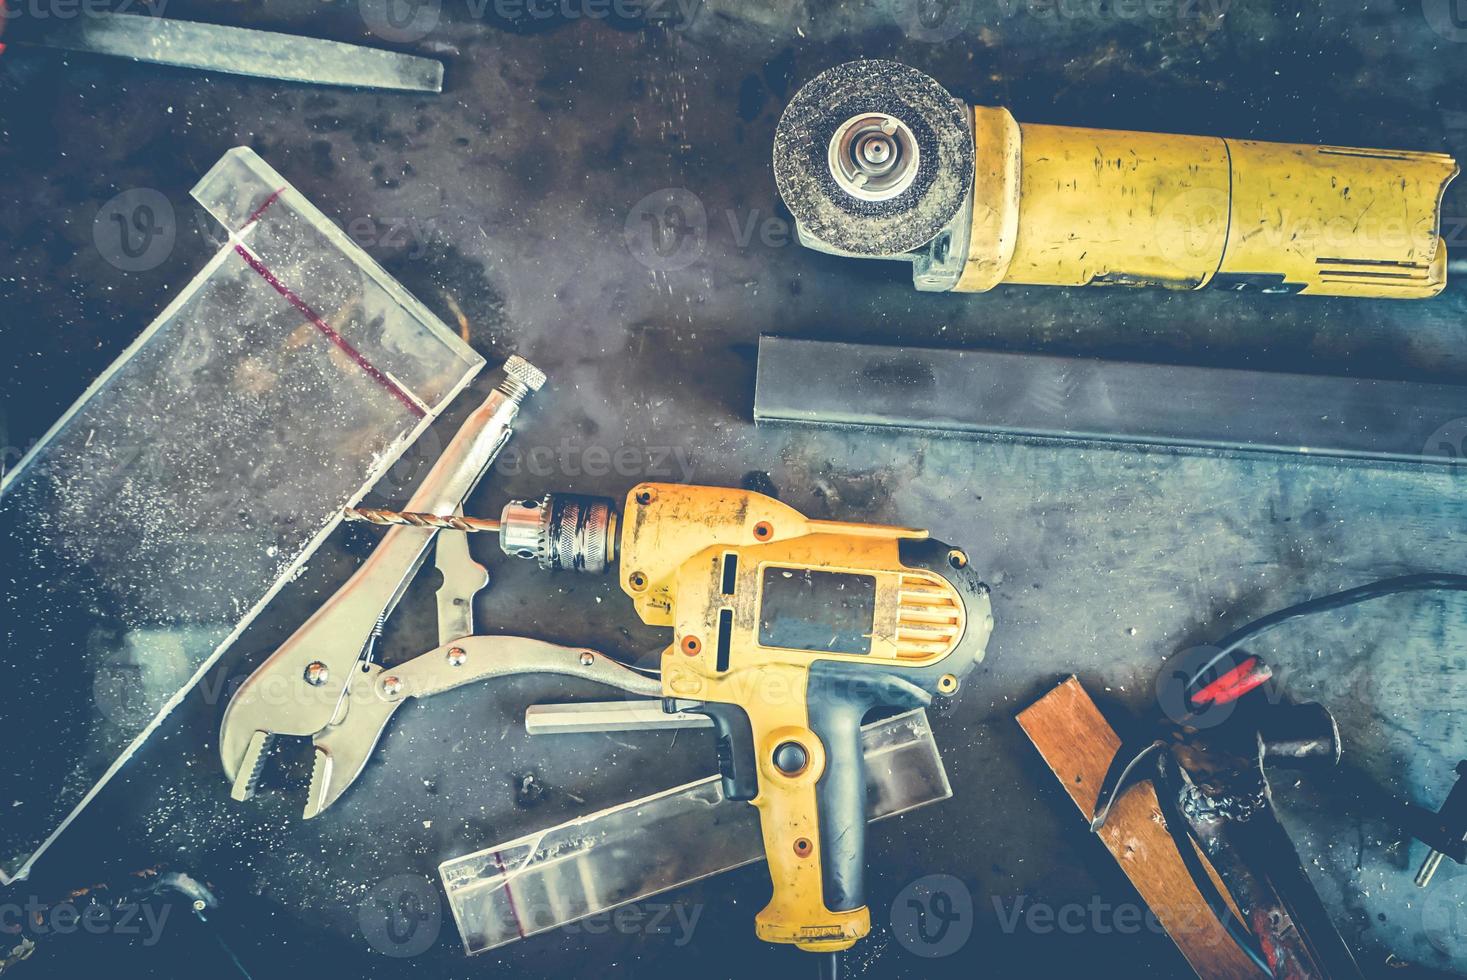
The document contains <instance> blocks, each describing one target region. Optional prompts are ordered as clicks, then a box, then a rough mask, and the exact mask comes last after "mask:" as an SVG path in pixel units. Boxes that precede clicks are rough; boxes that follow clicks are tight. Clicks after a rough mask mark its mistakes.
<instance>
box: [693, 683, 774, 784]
mask: <svg viewBox="0 0 1467 980" xmlns="http://www.w3.org/2000/svg"><path fill="white" fill-rule="evenodd" d="M683 710H684V711H687V712H690V713H692V714H698V715H707V716H708V718H709V719H710V720H712V722H713V731H714V736H715V738H716V746H717V749H718V773H719V775H720V776H722V777H723V796H724V798H725V799H729V800H743V801H745V802H748V801H750V800H752V799H754V797H756V796H758V795H759V761H758V759H757V757H756V755H755V752H754V726H753V725H752V724H751V723H750V722H749V715H748V712H746V711H744V709H743V708H742V707H740V706H739V705H736V704H723V703H722V702H718V701H703V702H699V703H698V704H697V705H696V706H684V707H683Z"/></svg>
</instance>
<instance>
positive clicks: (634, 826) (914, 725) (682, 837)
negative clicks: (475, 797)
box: [438, 708, 953, 956]
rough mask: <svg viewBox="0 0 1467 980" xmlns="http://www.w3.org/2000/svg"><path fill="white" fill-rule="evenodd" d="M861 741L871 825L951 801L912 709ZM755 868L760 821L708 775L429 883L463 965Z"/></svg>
mask: <svg viewBox="0 0 1467 980" xmlns="http://www.w3.org/2000/svg"><path fill="white" fill-rule="evenodd" d="M544 737H545V738H554V737H555V736H553V735H546V736H544ZM862 743H863V744H862V747H863V748H864V749H865V753H866V813H867V816H868V818H869V819H871V820H873V821H874V820H882V819H884V818H886V817H893V816H896V815H898V814H901V813H906V812H908V811H910V810H914V809H916V808H917V807H920V806H924V805H926V804H928V803H934V802H936V801H938V800H945V799H947V798H948V797H950V796H952V795H953V794H952V786H951V785H950V784H949V783H948V778H947V770H946V769H945V768H943V765H942V756H941V755H940V754H939V753H938V751H937V743H936V742H935V741H933V738H932V729H931V727H930V726H929V724H928V721H927V713H926V712H925V711H923V710H921V709H920V708H919V709H917V710H915V711H908V712H906V713H905V714H900V715H897V716H895V717H893V718H888V719H886V720H884V721H877V722H872V723H871V724H869V725H866V726H865V727H864V728H863V729H862ZM763 858H764V840H763V837H762V836H761V835H760V832H759V811H758V810H756V809H755V808H754V807H753V806H751V805H749V804H748V803H745V802H742V801H739V800H727V799H724V796H723V790H722V783H721V782H720V780H719V778H718V777H717V776H710V777H708V778H707V779H703V780H700V781H698V782H695V783H687V784H685V785H683V786H678V787H675V788H673V789H670V790H667V791H666V792H663V793H658V794H656V795H654V796H649V797H645V798H643V799H640V800H633V801H631V802H629V803H624V804H622V805H621V806H617V807H612V808H611V809H609V810H602V811H601V812H599V813H594V814H591V815H590V816H587V817H582V818H580V819H577V820H572V821H569V822H568V823H563V824H561V825H559V826H557V827H551V828H549V829H548V830H543V831H541V832H539V833H536V834H528V835H526V836H524V837H521V838H519V839H518V840H512V841H509V842H507V843H504V844H498V845H495V846H494V847H489V848H485V849H484V850H482V851H478V852H476V853H473V854H469V855H466V856H464V857H461V858H454V859H453V860H451V861H445V862H444V863H443V864H441V865H439V867H438V874H439V877H440V878H441V879H442V880H443V889H444V891H445V892H446V893H447V894H448V904H449V907H450V908H451V909H452V910H453V918H454V921H455V922H457V923H458V929H459V934H460V936H461V937H462V938H463V943H464V952H465V953H467V954H468V955H470V956H472V955H474V954H476V953H483V952H486V951H488V950H491V949H495V948H497V947H499V946H504V945H506V944H508V943H512V942H514V941H515V940H517V939H523V938H525V937H527V936H533V935H536V934H538V933H542V932H548V931H550V930H551V929H556V928H559V927H560V926H564V925H567V924H569V923H572V922H576V921H578V920H580V919H584V918H586V917H587V916H591V915H598V914H600V913H602V912H607V911H610V910H611V909H614V908H617V907H618V906H621V905H626V904H627V903H628V902H636V901H640V900H642V899H645V898H649V897H651V896H653V895H657V894H659V893H661V892H665V891H668V890H670V889H673V888H677V887H680V886H682V885H686V884H690V883H692V882H694V881H699V880H701V879H703V878H707V877H708V876H710V875H715V874H718V873H720V872H723V871H731V870H733V869H734V868H740V867H743V866H744V865H746V864H752V863H754V862H755V861H760V860H763Z"/></svg>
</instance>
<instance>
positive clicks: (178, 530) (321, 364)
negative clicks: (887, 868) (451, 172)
mask: <svg viewBox="0 0 1467 980" xmlns="http://www.w3.org/2000/svg"><path fill="white" fill-rule="evenodd" d="M192 194H193V197H194V198H195V200H197V201H198V202H199V204H201V205H202V206H203V207H204V208H205V209H206V210H207V211H208V212H209V213H210V214H211V215H213V216H214V218H216V219H217V220H218V221H219V222H220V223H221V224H222V225H223V226H224V228H225V229H226V230H227V231H228V232H229V234H228V241H227V242H226V244H225V245H224V247H223V248H221V249H220V251H219V252H218V253H217V254H216V255H215V256H214V257H213V258H212V259H211V260H210V261H209V263H208V265H207V266H206V267H205V268H204V269H203V271H202V272H200V273H199V274H198V275H197V276H196V277H195V278H194V280H193V281H192V282H190V283H189V284H188V286H187V288H185V289H184V290H183V291H182V292H181V293H180V294H179V295H178V297H177V298H176V299H175V300H174V301H173V302H172V303H171V304H169V306H168V308H167V309H166V310H164V311H163V313H162V314H161V315H159V317H158V318H157V319H156V320H154V321H153V323H152V324H151V325H150V326H149V327H148V328H147V330H145V331H144V332H143V334H142V336H140V337H139V338H138V340H137V341H136V342H134V343H133V345H132V346H131V347H129V348H128V350H127V351H126V352H125V353H123V355H122V356H121V357H119V358H118V360H117V361H116V362H115V363H113V364H112V365H111V367H109V368H108V370H107V371H106V372H105V373H104V374H103V376H102V377H101V378H99V379H98V380H97V381H96V382H95V383H94V384H93V385H92V386H91V387H90V388H89V389H88V390H87V391H86V393H85V394H84V395H83V396H82V397H81V399H80V400H79V401H78V402H77V403H76V404H75V405H73V406H72V407H71V409H70V410H69V411H68V412H67V413H66V415H65V416H63V417H62V419H61V420H60V421H59V422H58V423H57V424H56V425H55V426H54V427H53V428H52V429H51V431H50V432H48V433H47V434H46V436H45V437H44V438H43V439H42V440H41V441H40V443H39V444H38V445H37V446H36V447H35V448H34V449H32V450H31V452H30V453H28V454H27V455H26V457H25V458H24V459H22V460H21V462H20V463H19V465H17V467H16V468H15V470H14V471H12V472H10V473H8V474H6V475H5V478H4V481H3V483H0V542H3V544H0V549H3V550H0V557H3V560H4V566H5V569H6V575H5V576H4V578H3V581H0V637H3V645H0V670H3V672H4V676H5V678H6V685H5V694H4V695H3V697H0V744H4V745H6V746H7V751H6V752H5V753H4V761H3V762H0V785H3V786H4V795H3V798H0V814H3V816H0V883H4V884H8V883H9V882H10V881H12V880H14V879H16V878H21V877H24V876H25V874H26V872H27V871H28V870H29V868H30V865H31V863H32V862H33V861H34V860H35V859H36V857H38V856H39V855H40V853H41V851H43V850H44V849H45V848H46V847H47V846H48V845H49V844H50V843H51V841H52V840H53V839H54V838H55V837H56V835H57V834H59V833H60V831H61V830H62V829H63V828H64V827H65V826H66V824H67V823H69V822H70V820H71V818H72V817H73V816H75V814H76V813H77V812H79V811H80V809H81V807H82V806H84V805H85V804H86V802H87V801H88V800H89V799H90V797H91V796H92V795H93V794H94V793H95V792H96V791H97V789H99V788H100V787H101V785H102V784H103V783H105V781H106V780H107V779H108V778H109V777H110V776H111V775H112V774H113V773H114V772H115V771H116V770H117V768H118V767H120V766H121V765H122V763H123V762H125V761H126V759H127V758H128V757H129V756H130V755H131V754H132V752H133V751H134V750H135V749H136V748H137V746H138V745H140V744H141V743H142V740H143V739H144V738H145V737H146V736H147V735H148V733H149V732H150V731H151V730H152V729H153V728H155V727H157V725H158V723H159V722H160V721H161V720H162V718H163V717H164V715H166V714H167V712H168V711H169V710H170V709H171V708H172V707H173V706H174V705H175V704H177V703H178V702H179V701H180V700H181V699H182V697H183V695H184V694H185V693H186V692H187V691H188V690H189V689H190V688H191V687H192V686H193V684H194V683H195V682H197V681H198V679H199V678H200V677H201V676H202V675H203V673H204V672H205V671H206V670H207V668H208V667H209V665H210V664H212V663H213V662H214V660H216V659H217V657H218V656H219V654H220V653H222V652H223V650H224V649H225V647H226V646H227V645H228V644H229V643H230V641H231V640H232V639H233V638H234V637H235V636H236V635H238V634H239V632H240V631H241V630H243V629H244V627H245V626H246V625H247V624H248V623H249V622H250V621H251V620H252V619H253V618H254V616H255V615H256V613H258V612H259V611H260V609H261V608H263V606H264V605H265V603H266V602H267V601H268V600H269V598H270V597H271V596H272V595H274V593H275V592H276V591H277V590H278V589H279V588H280V586H281V585H282V584H284V582H286V581H288V580H289V578H290V577H291V576H292V575H294V574H295V573H296V572H297V571H298V570H299V569H300V567H301V565H302V564H303V563H304V562H305V561H306V559H307V558H308V557H309V556H310V555H311V553H312V552H313V551H314V550H315V548H316V546H317V545H318V544H319V543H320V542H321V541H322V540H323V539H324V537H325V536H326V534H327V533H328V532H329V531H330V530H331V529H332V528H333V527H334V526H335V525H336V523H337V522H338V521H339V519H340V512H341V508H342V507H343V506H345V505H347V504H350V503H354V502H355V501H356V500H358V499H359V498H360V497H361V496H362V494H363V493H365V492H366V490H367V489H368V488H369V487H370V486H371V485H372V484H373V482H375V480H376V479H377V477H378V476H380V475H381V474H382V473H383V472H384V471H385V470H386V468H387V467H389V466H391V465H392V464H393V463H394V462H395V461H396V460H397V458H398V457H399V456H400V455H401V453H402V452H403V450H404V449H405V448H407V446H408V445H409V444H410V443H411V442H412V441H413V440H414V439H415V438H416V437H417V436H418V434H419V433H420V432H421V431H422V430H423V429H424V428H426V427H427V425H428V423H429V422H430V421H431V420H432V419H433V417H434V416H436V414H437V413H438V412H439V411H440V410H441V409H442V408H443V407H444V406H445V405H446V404H447V403H448V402H449V401H450V400H451V399H452V398H453V397H454V395H456V394H457V393H458V392H459V391H460V390H461V389H462V388H463V387H464V385H466V384H467V383H468V381H469V380H470V379H471V378H472V377H473V376H474V374H475V373H476V372H477V371H478V370H479V369H480V368H481V367H482V366H483V363H484V362H483V359H482V358H481V357H480V356H479V355H478V354H476V353H474V352H473V350H472V349H470V348H469V347H468V346H467V345H466V344H464V343H463V342H462V341H461V340H460V339H459V338H458V337H457V336H456V335H455V334H454V333H453V332H452V331H451V330H449V329H448V327H446V326H445V325H444V324H443V323H442V321H440V320H439V319H437V318H436V317H435V316H434V315H433V314H432V313H431V312H429V311H428V310H427V308H426V307H424V306H423V305H422V304H421V303H419V302H418V301H417V300H416V299H414V298H413V297H412V296H411V295H410V294H409V293H407V291H406V290H404V289H403V288H402V286H401V285H400V284H399V283H398V282H397V281H396V280H394V279H393V278H392V277H391V276H389V275H388V274H387V273H386V272H384V271H383V270H382V269H381V268H380V267H379V266H378V265H377V264H376V263H375V262H373V261H372V260H371V259H370V258H369V257H368V256H367V255H366V254H365V253H364V252H362V251H361V249H359V248H357V247H356V246H355V245H354V244H352V242H351V241H350V240H349V239H348V238H347V237H346V236H345V235H344V234H342V233H341V231H340V230H339V229H337V228H336V227H335V226H334V225H333V224H331V223H330V222H329V221H328V220H326V218H325V217H324V216H323V215H322V214H321V213H320V212H319V211H317V210H316V209H315V208H314V207H313V206H312V205H311V204H310V203H309V202H308V201H307V200H305V198H304V197H302V196H301V194H300V193H299V192H298V191H296V190H295V189H294V188H293V187H291V186H290V185H289V184H287V183H286V182H285V180H284V179H283V178H282V177H281V176H280V175H279V174H277V173H276V172H275V171H274V170H272V169H271V168H270V167H269V166H268V165H267V164H266V163H265V162H264V161H263V160H261V159H260V158H259V157H258V156H257V155H256V154H255V153H254V152H253V151H252V150H250V149H248V148H246V147H239V148H236V149H233V150H231V151H229V152H228V153H226V154H225V155H224V157H223V158H221V159H220V161H219V162H218V163H217V164H216V165H215V166H214V167H213V169H211V170H210V171H209V173H208V174H207V175H205V176H204V178H203V179H202V180H200V181H199V183H198V185H197V186H195V187H194V189H193V191H192ZM37 733H42V735H41V736H40V737H38V734H37Z"/></svg>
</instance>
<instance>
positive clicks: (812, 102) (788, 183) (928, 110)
mask: <svg viewBox="0 0 1467 980" xmlns="http://www.w3.org/2000/svg"><path fill="white" fill-rule="evenodd" d="M868 113H870V114H876V113H882V114H886V115H889V116H892V117H895V118H896V119H897V120H900V121H901V123H903V124H904V125H905V127H906V128H907V129H908V130H910V134H911V136H912V138H913V139H914V140H915V143H916V149H917V153H916V159H917V160H918V163H917V165H916V173H915V176H914V177H913V178H912V179H911V183H910V185H908V186H907V187H906V188H905V189H904V190H902V191H901V192H900V193H899V194H897V195H896V196H894V197H890V198H888V199H885V200H862V199H861V198H859V197H857V196H854V195H853V194H852V193H849V192H848V191H847V190H846V189H845V188H843V187H841V185H840V184H838V183H837V182H836V178H835V175H834V174H833V173H832V165H831V162H830V156H829V155H830V153H831V140H832V138H833V137H835V136H836V134H837V132H838V131H840V130H841V128H842V126H843V125H844V124H845V123H846V122H847V121H848V120H851V119H853V118H855V117H858V116H861V115H863V114H868ZM970 113H971V110H970V109H969V108H968V107H967V106H966V105H964V104H963V103H962V102H960V101H958V100H957V99H954V98H953V97H952V96H951V95H950V94H948V92H947V90H946V89H944V88H943V87H942V86H941V85H939V84H937V82H936V81H935V80H933V79H932V78H930V77H928V76H927V75H924V74H923V73H922V72H920V71H917V69H915V68H909V67H908V66H906V65H903V64H899V63H897V62H895V61H876V60H871V61H849V62H846V63H845V64H843V65H837V66H836V67H834V68H831V69H828V70H827V71H824V72H821V73H820V74H819V75H817V76H815V77H814V78H813V79H811V80H810V81H809V82H807V83H806V84H805V85H804V87H803V88H801V89H800V90H799V91H798V92H796V93H795V97H794V98H793V99H792V100H791V101H790V104H789V105H788V106H786V107H785V110H784V114H783V115H781V116H780V118H779V127H778V128H777V129H776V130H775V133H774V179H775V182H776V183H777V184H778V185H779V193H780V196H781V197H783V198H784V202H785V204H786V205H787V206H788V207H789V209H790V212H791V213H792V214H793V215H794V216H795V220H796V221H798V222H799V223H800V225H801V226H802V227H803V228H804V230H805V231H806V232H808V233H809V234H811V235H813V236H814V237H815V238H817V239H819V240H820V241H821V242H824V243H825V244H826V245H828V246H830V247H831V248H833V249H836V250H839V251H842V252H850V253H854V254H856V255H867V256H891V255H900V254H902V253H904V252H910V251H911V250H913V249H915V248H918V247H920V246H922V245H925V244H926V243H927V242H929V241H931V240H932V239H933V238H934V237H935V236H936V235H937V233H938V232H939V231H941V230H942V228H943V226H944V225H946V224H947V223H948V222H949V221H951V220H952V218H953V216H954V215H956V214H957V213H958V211H959V210H960V209H961V208H962V206H963V203H964V201H965V200H966V199H967V196H968V193H969V192H970V191H971V190H972V187H973V158H974V156H975V150H974V147H973V133H972V127H971V125H970V120H969V118H968V117H969V115H970Z"/></svg>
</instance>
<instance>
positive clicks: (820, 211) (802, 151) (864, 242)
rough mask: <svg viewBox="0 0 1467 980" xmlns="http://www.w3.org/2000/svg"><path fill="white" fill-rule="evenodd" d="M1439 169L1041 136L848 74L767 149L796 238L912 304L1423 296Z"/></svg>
mask: <svg viewBox="0 0 1467 980" xmlns="http://www.w3.org/2000/svg"><path fill="white" fill-rule="evenodd" d="M1457 172H1458V168H1457V162H1456V160H1454V159H1453V158H1452V157H1451V156H1449V155H1447V154H1445V153H1421V152H1412V151H1408V150H1365V149H1356V148H1352V147H1342V146H1309V145H1305V144H1294V143H1262V142H1257V141H1254V140H1233V139H1220V138H1218V137H1210V136H1178V135H1169V134H1164V133H1139V132H1131V131H1124V130H1106V129H1082V128H1076V127H1069V126H1040V125H1032V124H1029V123H1022V124H1021V123H1019V122H1017V121H1016V120H1015V119H1014V117H1013V115H1012V114H1011V113H1010V112H1009V111H1008V110H1007V109H1003V108H995V107H989V106H969V105H967V104H966V103H964V102H963V101H961V100H960V99H956V98H954V97H953V96H952V95H951V94H950V93H949V92H948V91H947V90H946V89H944V88H943V87H942V86H941V85H939V84H938V83H937V82H936V81H934V80H933V79H932V78H930V77H928V76H927V75H924V74H923V73H922V72H920V71H917V70H916V69H914V68H910V67H908V66H906V65H902V64H898V63H896V62H893V61H877V60H869V61H852V62H848V63H846V64H843V65H838V66H836V67H834V68H831V69H829V70H827V71H825V72H823V73H821V74H820V75H818V76H816V77H815V78H814V79H812V80H811V81H810V82H808V83H807V84H806V85H805V86H804V87H803V88H801V89H800V91H799V92H798V93H796V95H795V97H794V99H793V100H792V101H791V102H790V104H789V105H788V106H787V107H786V108H785V111H784V114H783V115H782V116H781V118H780V121H779V127H778V129H777V131H776V133H775V137H774V175H775V179H776V181H777V182H778V184H779V192H780V194H781V196H783V198H784V200H785V203H786V204H787V205H788V206H789V209H790V211H791V213H792V214H793V215H794V218H795V223H796V228H797V231H798V234H799V238H800V241H801V242H802V243H803V244H804V245H806V246H808V247H810V248H814V249H819V250H821V251H824V252H831V253H835V254H838V255H847V256H853V257H861V258H876V259H901V260H904V261H909V262H911V263H912V265H913V273H912V275H913V281H914V282H915V284H916V287H917V288H918V289H922V290H931V291H949V290H952V291H956V292H984V291H986V290H989V289H992V288H993V287H994V286H997V285H998V284H999V283H1022V284H1029V285H1048V286H1102V285H1109V286H1161V287H1164V288H1167V289H1200V288H1202V287H1203V286H1208V285H1211V286H1213V287H1217V288H1223V289H1232V290H1237V291H1261V292H1268V293H1308V294H1312V295H1319V296H1376V297H1389V298H1399V299H1415V298H1419V297H1426V296H1434V295H1436V294H1437V293H1439V292H1441V290H1442V288H1443V287H1444V286H1445V285H1446V277H1447V272H1446V265H1447V248H1446V243H1445V242H1444V241H1443V240H1442V238H1441V235H1440V231H1439V228H1440V224H1441V200H1442V194H1443V192H1444V191H1445V190H1446V186H1447V184H1448V183H1449V182H1450V181H1451V179H1452V178H1453V177H1455V176H1456V175H1457Z"/></svg>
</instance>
